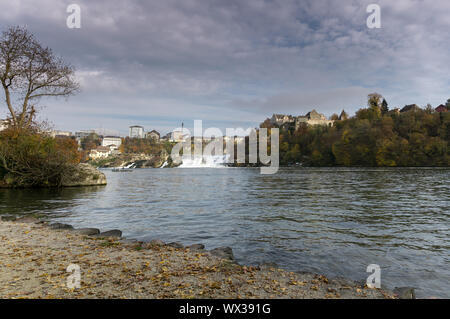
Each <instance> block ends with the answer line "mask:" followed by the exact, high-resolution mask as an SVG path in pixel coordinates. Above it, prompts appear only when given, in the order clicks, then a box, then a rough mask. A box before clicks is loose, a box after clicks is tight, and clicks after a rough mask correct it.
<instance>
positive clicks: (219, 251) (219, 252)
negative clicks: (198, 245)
mask: <svg viewBox="0 0 450 319" xmlns="http://www.w3.org/2000/svg"><path fill="white" fill-rule="evenodd" d="M210 253H211V255H213V256H216V257H219V258H222V259H228V260H232V261H234V260H235V259H234V255H233V250H232V249H231V247H218V248H214V249H213V250H211V251H210Z"/></svg>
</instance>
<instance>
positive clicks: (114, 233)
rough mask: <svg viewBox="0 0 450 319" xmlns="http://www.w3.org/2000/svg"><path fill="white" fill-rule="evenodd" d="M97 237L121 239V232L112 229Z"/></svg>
mask: <svg viewBox="0 0 450 319" xmlns="http://www.w3.org/2000/svg"><path fill="white" fill-rule="evenodd" d="M98 236H99V237H122V231H121V230H119V229H112V230H108V231H105V232H103V233H100V234H98Z"/></svg>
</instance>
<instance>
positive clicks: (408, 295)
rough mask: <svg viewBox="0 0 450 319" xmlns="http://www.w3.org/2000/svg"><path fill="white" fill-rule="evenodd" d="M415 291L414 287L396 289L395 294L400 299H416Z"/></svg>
mask: <svg viewBox="0 0 450 319" xmlns="http://www.w3.org/2000/svg"><path fill="white" fill-rule="evenodd" d="M414 289H415V288H413V287H395V289H394V290H393V292H394V294H396V295H397V296H398V298H399V299H416V293H415V291H414Z"/></svg>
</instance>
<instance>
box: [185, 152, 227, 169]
mask: <svg viewBox="0 0 450 319" xmlns="http://www.w3.org/2000/svg"><path fill="white" fill-rule="evenodd" d="M229 157H230V156H229V155H204V156H196V157H194V158H188V159H184V158H183V163H182V164H181V165H180V166H179V167H182V168H200V167H214V168H219V167H225V164H226V163H227V162H228V158H229Z"/></svg>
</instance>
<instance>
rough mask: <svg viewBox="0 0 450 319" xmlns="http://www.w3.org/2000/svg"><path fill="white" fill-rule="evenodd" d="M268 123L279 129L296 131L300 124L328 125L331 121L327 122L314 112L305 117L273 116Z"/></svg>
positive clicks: (321, 115) (323, 117) (323, 116)
mask: <svg viewBox="0 0 450 319" xmlns="http://www.w3.org/2000/svg"><path fill="white" fill-rule="evenodd" d="M270 122H271V123H272V124H274V125H277V126H280V127H293V126H295V128H296V129H297V128H298V127H299V126H300V124H302V123H305V124H307V125H330V124H332V123H333V121H332V120H328V119H327V118H326V117H325V115H323V114H321V113H318V112H317V111H316V110H312V111H311V112H308V113H307V114H306V115H300V116H292V115H283V114H274V115H272V118H271V119H270Z"/></svg>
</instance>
